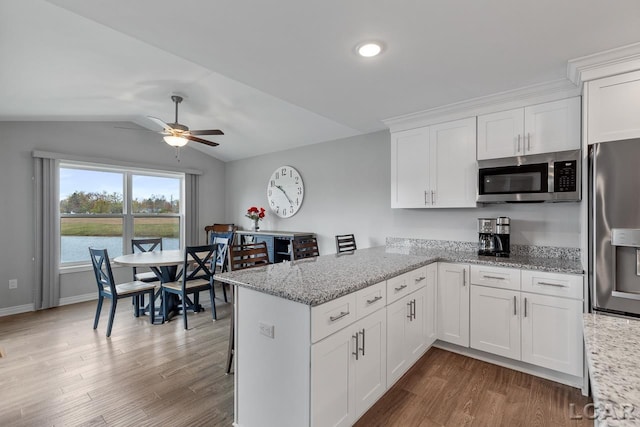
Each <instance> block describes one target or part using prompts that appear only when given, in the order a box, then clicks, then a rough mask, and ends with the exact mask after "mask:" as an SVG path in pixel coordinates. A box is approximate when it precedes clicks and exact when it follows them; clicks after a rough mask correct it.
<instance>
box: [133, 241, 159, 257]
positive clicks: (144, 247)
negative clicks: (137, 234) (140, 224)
mask: <svg viewBox="0 0 640 427" xmlns="http://www.w3.org/2000/svg"><path fill="white" fill-rule="evenodd" d="M155 250H158V251H161V250H162V238H161V237H152V238H149V239H131V253H134V254H135V253H137V252H151V251H155Z"/></svg>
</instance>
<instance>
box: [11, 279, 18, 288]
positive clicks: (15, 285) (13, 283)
mask: <svg viewBox="0 0 640 427" xmlns="http://www.w3.org/2000/svg"><path fill="white" fill-rule="evenodd" d="M9 289H18V279H10V280H9Z"/></svg>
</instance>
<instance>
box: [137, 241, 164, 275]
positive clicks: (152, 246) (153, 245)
mask: <svg viewBox="0 0 640 427" xmlns="http://www.w3.org/2000/svg"><path fill="white" fill-rule="evenodd" d="M161 250H162V238H161V237H153V238H149V239H131V253H132V254H135V253H139V252H152V251H161ZM132 268H133V280H138V281H140V282H158V281H159V280H160V279H158V276H156V275H155V273H154V272H153V271H143V272H141V273H138V269H137V267H132Z"/></svg>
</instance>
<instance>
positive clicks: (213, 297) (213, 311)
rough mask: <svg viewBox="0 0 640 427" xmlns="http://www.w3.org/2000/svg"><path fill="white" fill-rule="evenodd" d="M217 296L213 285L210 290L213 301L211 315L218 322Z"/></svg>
mask: <svg viewBox="0 0 640 427" xmlns="http://www.w3.org/2000/svg"><path fill="white" fill-rule="evenodd" d="M215 295H216V294H215V293H214V291H213V285H211V287H210V288H209V298H210V299H211V315H212V316H213V320H218V313H217V312H216V296H215Z"/></svg>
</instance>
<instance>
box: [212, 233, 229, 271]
mask: <svg viewBox="0 0 640 427" xmlns="http://www.w3.org/2000/svg"><path fill="white" fill-rule="evenodd" d="M212 243H213V245H215V246H216V247H217V254H216V267H220V272H224V271H227V267H228V265H227V252H228V251H229V239H228V238H225V237H214V238H213V242H212Z"/></svg>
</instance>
